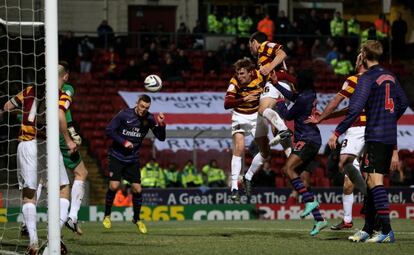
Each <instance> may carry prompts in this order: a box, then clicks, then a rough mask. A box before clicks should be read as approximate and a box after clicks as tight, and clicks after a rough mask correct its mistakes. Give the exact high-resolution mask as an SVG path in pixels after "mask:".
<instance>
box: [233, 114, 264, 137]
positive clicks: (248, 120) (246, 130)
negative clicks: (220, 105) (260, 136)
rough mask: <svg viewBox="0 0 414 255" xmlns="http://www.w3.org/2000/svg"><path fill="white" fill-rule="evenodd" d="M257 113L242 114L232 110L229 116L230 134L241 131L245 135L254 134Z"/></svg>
mask: <svg viewBox="0 0 414 255" xmlns="http://www.w3.org/2000/svg"><path fill="white" fill-rule="evenodd" d="M257 115H258V113H257V112H256V113H252V114H243V113H238V112H236V111H233V115H232V117H231V135H234V134H236V133H243V134H244V135H245V136H248V135H253V136H254V135H255V134H256V123H257Z"/></svg>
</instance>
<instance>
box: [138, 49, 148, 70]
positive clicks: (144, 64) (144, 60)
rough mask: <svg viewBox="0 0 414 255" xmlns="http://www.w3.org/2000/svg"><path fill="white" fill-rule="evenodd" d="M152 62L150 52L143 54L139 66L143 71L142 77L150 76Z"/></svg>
mask: <svg viewBox="0 0 414 255" xmlns="http://www.w3.org/2000/svg"><path fill="white" fill-rule="evenodd" d="M150 64H151V63H150V60H149V53H148V52H144V54H142V59H141V60H140V61H139V64H138V68H139V70H140V71H141V73H142V74H141V75H142V76H147V75H148V74H150V71H151V70H150Z"/></svg>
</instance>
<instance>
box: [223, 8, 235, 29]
mask: <svg viewBox="0 0 414 255" xmlns="http://www.w3.org/2000/svg"><path fill="white" fill-rule="evenodd" d="M223 32H224V33H225V34H227V35H235V34H237V19H236V17H234V16H233V15H232V13H231V11H228V12H227V15H226V17H224V18H223Z"/></svg>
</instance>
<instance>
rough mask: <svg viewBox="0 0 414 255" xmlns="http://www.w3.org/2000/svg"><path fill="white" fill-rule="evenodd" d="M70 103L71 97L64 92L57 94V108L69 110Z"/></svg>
mask: <svg viewBox="0 0 414 255" xmlns="http://www.w3.org/2000/svg"><path fill="white" fill-rule="evenodd" d="M71 103H72V98H71V97H70V96H69V95H67V94H65V93H61V94H60V96H59V109H60V110H62V111H64V112H66V111H67V110H69V108H70V105H71Z"/></svg>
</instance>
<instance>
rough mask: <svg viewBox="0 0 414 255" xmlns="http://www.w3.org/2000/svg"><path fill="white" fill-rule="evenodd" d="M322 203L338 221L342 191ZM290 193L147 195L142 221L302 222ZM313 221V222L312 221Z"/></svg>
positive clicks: (96, 212)
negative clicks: (236, 199) (290, 201)
mask: <svg viewBox="0 0 414 255" xmlns="http://www.w3.org/2000/svg"><path fill="white" fill-rule="evenodd" d="M313 191H314V192H315V196H316V199H317V200H318V201H319V202H320V203H321V204H320V209H321V213H322V214H323V215H324V216H325V217H326V218H327V219H339V218H341V217H342V215H343V209H342V189H340V188H338V189H317V188H315V189H313ZM388 191H389V196H388V198H389V201H390V216H391V218H400V219H414V189H413V188H408V187H407V188H390V189H388ZM289 193H290V189H267V188H263V189H257V190H255V192H254V193H253V195H252V197H251V199H250V201H249V200H248V199H247V198H246V197H242V200H241V201H240V203H237V204H235V203H234V202H233V201H232V200H231V199H230V196H229V194H228V190H227V189H224V188H223V189H222V188H217V189H208V188H205V187H203V188H199V189H147V190H145V192H144V193H143V194H144V204H145V205H146V206H143V207H142V211H141V219H143V220H145V221H169V220H174V221H181V220H251V219H278V220H285V219H299V218H300V217H299V214H300V212H301V210H303V208H304V205H303V204H302V203H299V204H286V201H287V198H288V197H289ZM361 201H362V195H361V194H359V193H357V194H356V195H355V204H354V207H353V216H354V217H361V216H362V215H361V213H360V211H361V207H362V204H361ZM104 210H105V209H104V206H84V207H82V208H81V210H80V212H79V220H81V221H91V222H97V221H102V220H103V217H104ZM20 212H21V210H20V208H19V207H12V208H0V222H3V223H4V222H16V221H17V222H21V221H22V220H23V216H22V214H21V213H20ZM132 215H133V210H132V207H113V210H112V220H113V221H131V220H132ZM308 217H309V219H310V218H312V216H308ZM38 220H39V221H42V222H44V221H46V220H47V212H46V208H45V207H40V208H38Z"/></svg>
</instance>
